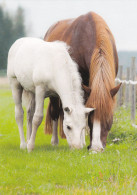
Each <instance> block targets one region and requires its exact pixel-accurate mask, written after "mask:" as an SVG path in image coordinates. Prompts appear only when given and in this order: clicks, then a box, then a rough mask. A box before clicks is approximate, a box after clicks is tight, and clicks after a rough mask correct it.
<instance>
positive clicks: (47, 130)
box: [45, 101, 66, 138]
mask: <svg viewBox="0 0 137 195" xmlns="http://www.w3.org/2000/svg"><path fill="white" fill-rule="evenodd" d="M52 109H53V108H52V105H51V102H50V101H49V105H48V109H47V115H46V122H45V134H52V129H53V122H52V120H53V119H52V116H51V113H52ZM63 118H64V114H63V110H62V105H61V102H60V101H59V132H60V136H61V138H66V136H65V134H64V131H63Z"/></svg>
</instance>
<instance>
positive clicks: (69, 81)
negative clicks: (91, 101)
mask: <svg viewBox="0 0 137 195" xmlns="http://www.w3.org/2000/svg"><path fill="white" fill-rule="evenodd" d="M7 75H8V78H9V81H10V84H11V88H12V94H13V99H14V102H15V118H16V122H17V124H18V128H19V133H20V141H21V144H20V148H21V149H25V148H26V143H25V138H24V133H23V109H22V92H23V90H25V91H26V93H27V95H28V96H29V104H28V108H27V121H28V129H27V141H28V144H27V149H28V151H31V150H33V148H34V143H35V136H36V132H37V129H38V127H39V125H40V124H41V122H42V119H43V106H44V99H45V98H46V97H59V98H60V99H61V102H62V107H63V110H64V121H63V129H64V133H65V135H66V138H67V141H68V143H69V145H70V146H71V147H74V148H82V147H83V142H84V133H83V132H84V128H85V126H86V114H87V113H88V112H90V111H91V110H92V109H91V108H89V109H88V108H85V106H84V103H83V91H82V89H81V78H80V75H79V73H78V70H77V64H76V63H75V62H74V61H73V60H72V59H71V57H70V56H69V53H68V49H67V45H66V44H65V43H63V42H53V43H49V42H45V41H43V40H41V39H36V38H21V39H18V40H17V41H16V42H15V43H14V44H13V45H12V46H11V48H10V51H9V54H8V69H7Z"/></svg>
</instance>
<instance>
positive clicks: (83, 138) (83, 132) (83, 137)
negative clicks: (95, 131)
mask: <svg viewBox="0 0 137 195" xmlns="http://www.w3.org/2000/svg"><path fill="white" fill-rule="evenodd" d="M82 143H83V146H85V145H86V141H85V129H84V130H83V131H82Z"/></svg>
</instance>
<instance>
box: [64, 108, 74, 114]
mask: <svg viewBox="0 0 137 195" xmlns="http://www.w3.org/2000/svg"><path fill="white" fill-rule="evenodd" d="M64 111H65V112H67V113H68V114H71V112H72V109H71V108H69V107H65V108H64Z"/></svg>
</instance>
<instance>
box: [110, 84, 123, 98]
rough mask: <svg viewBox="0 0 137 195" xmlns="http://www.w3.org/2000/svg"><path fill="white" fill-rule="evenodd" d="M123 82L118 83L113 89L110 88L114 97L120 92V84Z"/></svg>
mask: <svg viewBox="0 0 137 195" xmlns="http://www.w3.org/2000/svg"><path fill="white" fill-rule="evenodd" d="M121 84H122V83H120V84H119V85H117V86H116V87H114V88H113V89H111V90H110V94H111V96H112V97H114V96H115V95H116V93H117V92H118V90H119V88H120V86H121Z"/></svg>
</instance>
